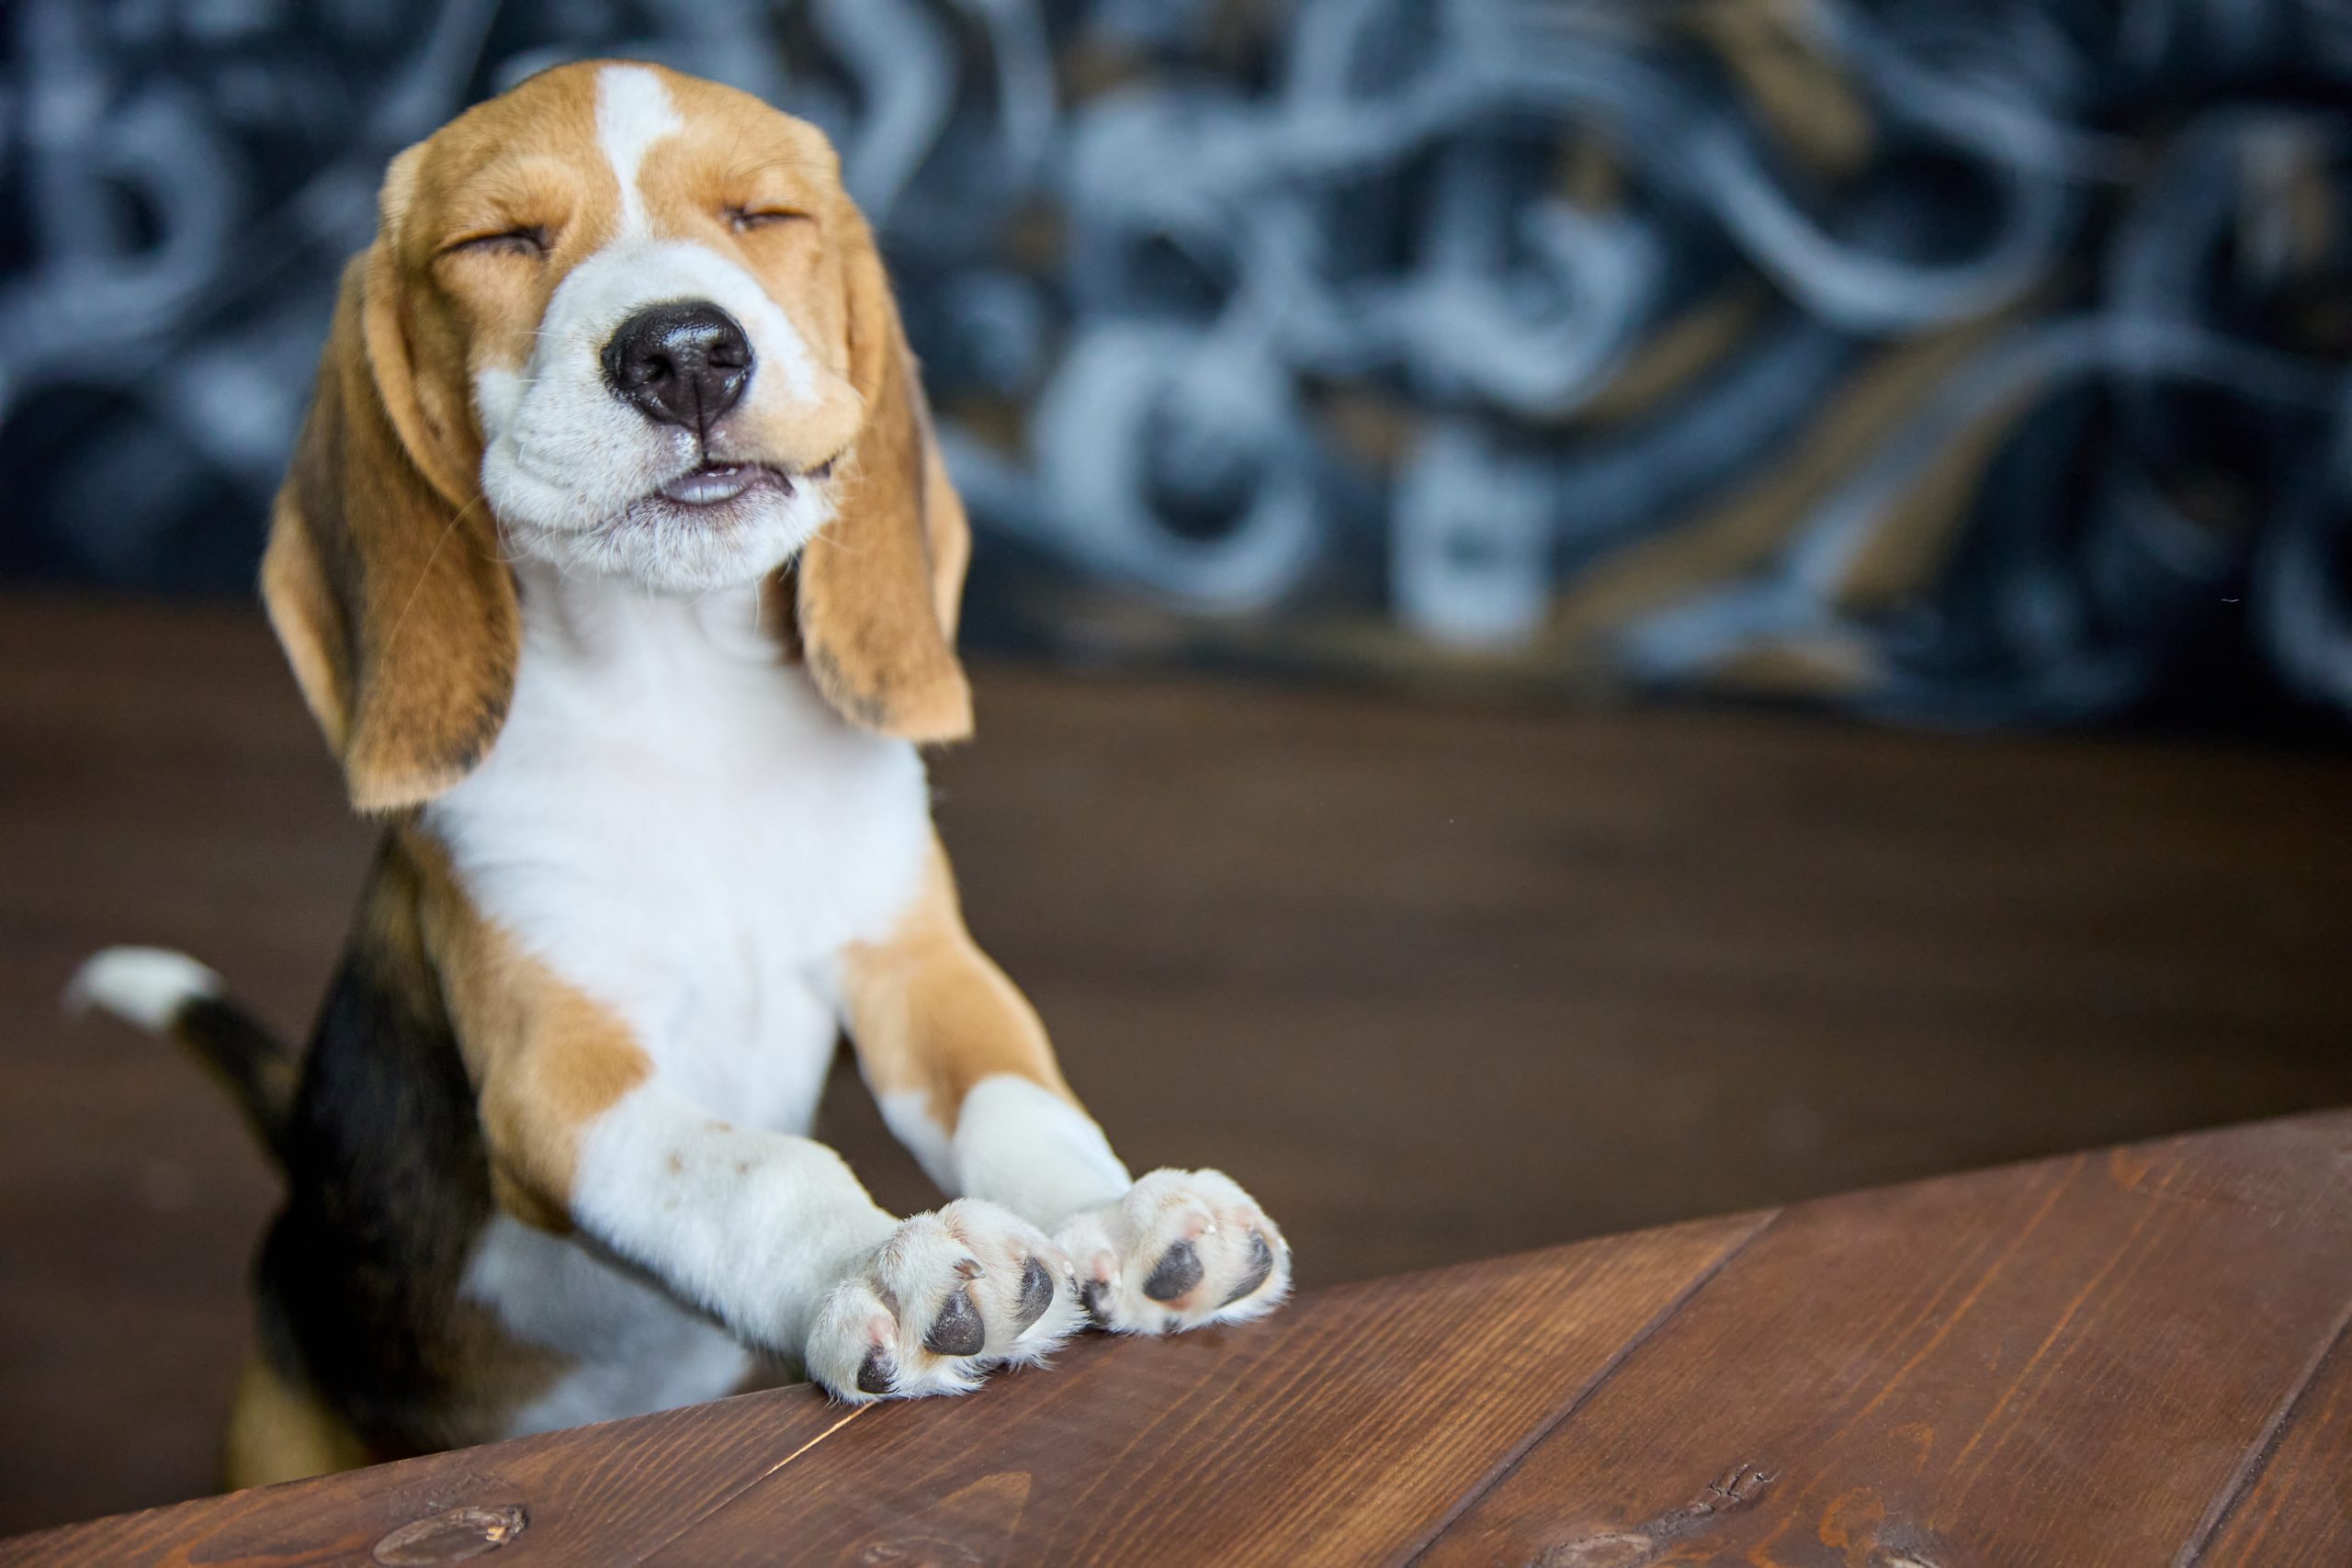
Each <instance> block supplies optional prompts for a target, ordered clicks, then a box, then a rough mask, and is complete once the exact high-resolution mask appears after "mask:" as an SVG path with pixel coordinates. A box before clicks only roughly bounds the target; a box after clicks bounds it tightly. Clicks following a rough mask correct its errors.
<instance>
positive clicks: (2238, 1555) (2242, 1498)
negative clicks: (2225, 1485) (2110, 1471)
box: [2182, 1144, 2352, 1568]
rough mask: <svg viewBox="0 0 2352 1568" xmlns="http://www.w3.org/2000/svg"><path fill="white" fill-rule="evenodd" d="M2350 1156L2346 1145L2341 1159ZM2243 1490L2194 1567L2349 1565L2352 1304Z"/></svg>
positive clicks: (2231, 1498) (2225, 1503) (2289, 1401)
mask: <svg viewBox="0 0 2352 1568" xmlns="http://www.w3.org/2000/svg"><path fill="white" fill-rule="evenodd" d="M2341 1153H2342V1154H2343V1155H2344V1156H2352V1144H2347V1145H2346V1147H2345V1148H2344V1149H2343V1150H2342V1151H2341ZM2247 1457H2248V1463H2247V1464H2246V1467H2245V1485H2244V1486H2243V1487H2241V1488H2240V1489H2238V1490H2236V1491H2234V1492H2233V1493H2231V1494H2229V1495H2225V1496H2223V1497H2222V1498H2220V1499H2218V1500H2217V1506H2215V1507H2214V1508H2213V1509H2212V1510H2211V1517H2212V1518H2213V1521H2214V1529H2213V1530H2212V1532H2211V1536H2210V1537H2209V1538H2208V1539H2207V1540H2205V1541H2203V1542H2202V1543H2196V1542H2192V1543H2191V1544H2192V1546H2193V1547H2195V1548H2196V1549H2197V1550H2195V1551H2194V1552H2193V1555H2192V1554H2184V1556H2183V1559H2182V1561H2183V1562H2194V1563H2195V1564H2196V1568H2257V1565H2259V1568H2344V1564H2346V1563H2347V1562H2352V1303H2347V1312H2346V1317H2345V1319H2344V1320H2343V1321H2341V1322H2339V1323H2338V1324H2337V1325H2336V1331H2335V1334H2334V1336H2332V1337H2330V1338H2329V1340H2328V1342H2327V1343H2326V1345H2325V1346H2324V1347H2323V1348H2322V1349H2321V1351H2320V1353H2319V1354H2318V1355H2317V1356H2315V1357H2313V1358H2312V1367H2311V1375H2310V1376H2309V1378H2308V1379H2306V1380H2305V1381H2304V1382H2301V1384H2299V1385H2298V1386H2297V1387H2296V1388H2295V1389H2294V1390H2293V1391H2291V1392H2290V1394H2289V1396H2288V1397H2287V1398H2286V1399H2284V1400H2282V1401H2280V1403H2279V1409H2278V1422H2277V1430H2276V1431H2275V1432H2274V1433H2272V1434H2270V1435H2269V1437H2268V1439H2267V1441H2265V1442H2264V1443H2262V1444H2261V1445H2259V1446H2258V1448H2257V1449H2256V1451H2255V1452H2254V1453H2252V1454H2250V1455H2248V1456H2247Z"/></svg>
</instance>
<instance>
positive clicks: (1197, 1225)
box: [1054, 1170, 1290, 1334]
mask: <svg viewBox="0 0 2352 1568" xmlns="http://www.w3.org/2000/svg"><path fill="white" fill-rule="evenodd" d="M1054 1239H1055V1241H1057V1243H1059V1244H1060V1246H1061V1248H1062V1250H1063V1251H1064V1252H1066V1253H1068V1254H1069V1258H1070V1260H1071V1261H1072V1262H1073V1263H1074V1264H1076V1265H1077V1268H1078V1289H1079V1296H1080V1300H1081V1301H1082V1302H1084V1303H1085V1306H1086V1311H1087V1314H1088V1315H1089V1316H1091V1318H1092V1319H1093V1320H1094V1322H1095V1323H1096V1324H1098V1325H1101V1326H1102V1327H1104V1328H1108V1329H1113V1330H1115V1331H1116V1332H1118V1333H1122V1334H1173V1333H1175V1332H1177V1331H1178V1330H1180V1329H1186V1328H1198V1327H1200V1326H1202V1325H1204V1324H1210V1323H1239V1322H1243V1321H1245V1320H1247V1319H1249V1318H1253V1317H1262V1316H1264V1315H1265V1314H1267V1313H1270V1312H1272V1311H1273V1310H1274V1308H1275V1307H1277V1306H1279V1305H1281V1304H1282V1299H1283V1297H1284V1296H1285V1295H1287V1294H1289V1293H1290V1244H1289V1243H1287V1242H1285V1241H1284V1240H1283V1233H1282V1232H1281V1231H1280V1230H1278V1229H1276V1228H1275V1225H1274V1223H1273V1222H1272V1220H1269V1219H1268V1218H1266V1215H1265V1213H1264V1211H1262V1210H1261V1209H1260V1208H1259V1207H1258V1205H1257V1202H1256V1201H1255V1200H1253V1199H1252V1198H1251V1197H1250V1194H1249V1193H1247V1192H1244V1191H1243V1190H1241V1188H1240V1186H1239V1184H1238V1183H1237V1182H1235V1181H1234V1179H1232V1178H1231V1177H1229V1176H1227V1175H1225V1174H1224V1173H1223V1172H1222V1171H1216V1170H1155V1171H1153V1172H1152V1173H1151V1174H1150V1175H1148V1176H1147V1177H1145V1178H1143V1179H1141V1180H1140V1181H1137V1182H1136V1184H1135V1185H1134V1186H1133V1187H1130V1188H1128V1189H1127V1193H1126V1196H1125V1197H1124V1198H1121V1199H1120V1200H1119V1201H1117V1202H1114V1203H1105V1204H1104V1205H1103V1206H1102V1207H1101V1208H1099V1209H1088V1210H1084V1211H1082V1212H1080V1213H1077V1214H1075V1215H1073V1216H1071V1217H1070V1218H1069V1219H1068V1220H1066V1221H1064V1222H1063V1223H1062V1225H1061V1228H1060V1230H1059V1231H1058V1232H1057V1233H1056V1235H1055V1236H1054Z"/></svg>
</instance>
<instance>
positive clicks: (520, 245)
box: [262, 62, 971, 810]
mask: <svg viewBox="0 0 2352 1568" xmlns="http://www.w3.org/2000/svg"><path fill="white" fill-rule="evenodd" d="M969 548H970V545H969V535H968V531H967V526H966V524H965V519H964V514H963V510H962V507H961V505H960V504H959V502H957V501H956V495H955V492H954V491H953V489H952V488H951V487H950V485H949V483H948V481H947V477H946V472H945V469H944V467H943V466H942V464H941V462H940V459H939V455H938V451H937V448H936V446H935V444H934V443H933V439H932V436H931V431H930V424H929V417H928V414H927V412H926V411H925V409H924V407H923V402H922V389H921V387H920V385H919V383H918V381H917V379H916V375H915V367H914V364H913V361H912V358H911V356H910V354H909V352H908V350H907V346H906V342H905V337H904V334H903V333H902V332H901V330H900V327H899V317H898V311H897V307H896V305H895V304H894V303H893V301H892V299H891V296H890V290H889V284H888V278H887V277H886V276H885V275H884V272H883V267H882V262H881V258H880V256H879V254H877V253H876V249H875V243H874V238H873V235H872V234H871V232H870V231H868V230H867V228H866V226H865V220H864V219H863V218H862V217H861V216H860V215H859V214H858V212H857V210H856V209H855V208H854V206H853V205H852V204H851V202H850V200H849V197H848V196H847V194H846V193H845V192H844V191H843V189H842V184H841V173H840V164H839V161H838V159H837V158H836V157H835V155H834V152H833V150H832V148H831V145H829V144H828V143H827V141H826V140H825V138H824V137H823V135H822V134H821V133H820V132H819V131H818V130H815V129H814V128H813V127H811V126H809V125H807V124H805V123H803V122H801V121H799V120H796V119H793V118H790V117H788V116H786V115H784V114H781V113H778V112H776V111H775V110H774V109H771V108H769V107H766V106H765V105H763V104H762V103H760V102H759V101H758V100H757V99H754V98H752V97H750V96H746V95H744V94H741V93H739V92H736V91H734V90H732V89H730V88H727V87H722V86H719V85H715V84H712V83H708V82H702V81H697V80H695V79H693V78H691V77H685V76H680V75H677V74H675V73H672V72H669V71H665V70H662V69H660V68H657V67H654V66H649V65H637V64H625V63H611V62H595V63H586V64H578V65H568V66H562V67H560V68H558V69H555V70H551V71H548V72H545V73H541V74H540V75H537V76H534V77H532V78H531V79H530V80H528V81H526V82H525V83H523V84H521V85H518V86H516V87H515V88H514V89H513V90H512V91H510V92H508V93H506V94H504V95H503V96H500V97H498V98H495V99H492V100H491V101H490V102H488V103H485V104H482V105H480V106H478V107H475V108H473V109H470V110H469V111H468V112H467V113H466V114H464V115H462V116H460V117H459V118H457V119H456V120H453V121H452V122H450V124H448V125H447V126H446V127H444V128H443V129H442V130H440V131H438V132H437V133H435V135H434V136H433V137H432V138H431V139H430V140H428V141H424V142H423V143H421V144H419V145H418V146H415V147H413V148H411V149H409V150H408V151H407V152H403V153H401V155H400V156H399V157H398V158H396V159H394V160H393V161H392V164H391V166H390V171H389V172H388V174H387V175H386V177H385V181H384V186H383V192H382V197H381V200H380V216H379V229H378V232H377V237H376V241H375V243H374V244H372V245H371V246H370V247H369V248H368V250H367V251H366V252H364V253H363V254H360V255H359V256H357V257H356V258H354V259H353V261H352V262H351V264H350V265H349V266H348V267H347V268H346V269H345V274H344V279H343V288H342V293H341V297H340V299H339V300H338V302H337V305H336V310H335V317H334V327H333V330H332V332H331V333H330V335H329V338H328V343H327V347H326V352H325V355H324V357H323V358H322V362H321V366H320V372H319V388H318V393H317V397H316V400H315V401H314V403H313V405H312V407H311V414H310V418H309V420H308V421H307V422H306V423H305V425H304V427H303V431H302V434H301V438H300V442H299V444H298V446H297V448H296V452H295V456H294V459H293V463H292V465H291V468H290V470H289V472H288V478H287V482H286V485H285V487H284V489H283V490H282V491H280V493H279V496H278V500H277V508H276V512H275V514H274V518H273V521H272V526H271V534H270V541H269V548H268V551H267V554H266V557H265V559H264V564H263V570H262V587H263V594H264V597H265V599H266V602H267V604H268V607H269V613H270V619H271V622H272V624H273V625H274V626H276V627H277V634H278V637H279V639H280V640H281V641H282V642H283V643H284V645H285V647H286V650H287V655H288V660H289V661H290V662H291V663H292V665H293V667H294V671H295V675H296V678H297V680H298V681H299V682H300V685H301V687H302V692H303V696H304V699H305V700H306V701H307V702H308V703H309V705H310V706H311V712H312V714H313V715H314V716H316V717H317V719H318V721H319V723H320V725H321V727H322V728H323V729H324V730H325V732H326V735H327V739H328V741H329V743H330V745H332V746H333V747H334V749H335V750H336V751H337V753H338V754H339V755H340V757H341V758H342V761H343V764H344V770H345V776H346V778H347V780H348V782H349V784H350V789H351V794H352V798H353V800H354V802H355V803H356V805H358V806H359V807H361V808H362V809H367V810H385V809H392V808H397V807H405V806H412V805H415V804H418V803H420V802H423V801H425V800H429V799H431V798H432V797H433V796H435V795H438V794H439V793H441V792H442V791H443V790H446V789H447V788H448V787H449V786H450V785H451V784H455V783H456V782H457V781H458V779H459V778H461V777H463V776H464V775H465V773H467V772H468V771H469V769H470V768H471V767H472V766H473V765H474V764H475V763H476V762H477V761H480V760H481V757H482V756H483V755H484V754H486V753H487V752H488V750H489V749H490V747H491V744H492V741H494V740H495V739H496V737H497V734H498V730H499V728H500V725H501V724H502V722H503V718H504V716H505V712H506V707H507V704H508V702H509V699H510V698H511V696H512V694H513V689H514V681H515V662H516V659H517V656H518V639H519V634H520V613H519V607H518V604H517V600H516V591H515V580H514V575H513V572H512V570H511V569H510V566H509V564H508V563H509V562H510V561H512V560H515V559H522V558H528V559H535V560H538V561H542V562H545V563H548V565H549V566H551V567H553V568H555V569H557V570H561V571H564V572H567V573H572V574H579V573H584V572H595V573H603V574H609V575H614V576H617V577H620V578H623V579H626V580H628V581H631V582H633V583H635V584H637V585H639V587H641V588H643V589H646V590H648V591H651V592H703V591H707V590H709V589H713V588H718V587H724V586H729V585H737V584H744V583H752V582H758V581H763V580H764V581H766V582H767V583H768V584H769V586H770V590H771V592H775V593H779V594H780V593H783V592H787V591H788V592H790V594H791V595H792V597H791V599H789V600H788V601H784V602H782V603H781V604H779V606H778V607H779V608H780V609H781V610H783V611H785V612H787V613H788V615H789V618H790V620H791V621H792V623H793V626H794V628H795V631H796V632H797V641H798V643H799V646H800V648H801V649H802V652H803V655H804V658H805V662H806V665H807V669H808V672H809V676H810V678H811V679H812V680H814V682H816V684H817V686H818V689H819V690H820V692H822V693H823V694H824V695H825V697H826V699H827V700H828V701H829V702H830V703H831V705H833V706H834V708H835V709H837V710H838V711H839V712H840V713H841V714H842V716H843V717H845V718H847V719H848V720H850V721H851V722H853V723H855V724H858V725H860V726H863V727H865V728H869V729H874V730H877V731H880V732H884V733H888V734H892V735H898V736H901V737H904V738H906V739H914V740H924V741H930V740H945V739H957V738H960V737H961V736H963V735H965V734H967V733H968V731H969V728H970V725H971V699H970V694H969V691H968V689H967V686H966V684H965V682H964V676H963V671H962V670H961V669H960V668H959V667H958V665H957V663H956V657H955V653H954V651H953V647H952V643H953V637H954V632H955V624H956V601H957V598H958V595H959V593H960V592H961V589H962V583H963V574H964V566H965V562H966V559H967V557H968V554H969ZM786 569H789V570H786Z"/></svg>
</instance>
